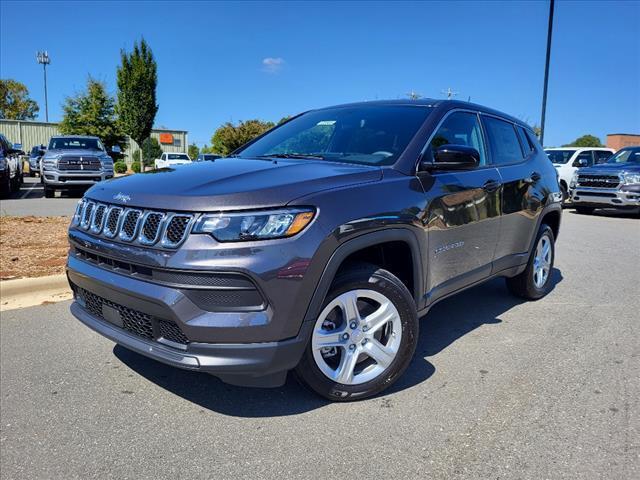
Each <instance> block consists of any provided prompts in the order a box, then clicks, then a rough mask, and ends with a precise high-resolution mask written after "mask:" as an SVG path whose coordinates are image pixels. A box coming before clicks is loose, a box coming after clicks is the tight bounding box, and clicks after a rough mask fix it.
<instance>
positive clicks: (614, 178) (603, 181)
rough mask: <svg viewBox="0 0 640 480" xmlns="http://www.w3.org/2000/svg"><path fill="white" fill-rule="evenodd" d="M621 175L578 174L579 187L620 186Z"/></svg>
mask: <svg viewBox="0 0 640 480" xmlns="http://www.w3.org/2000/svg"><path fill="white" fill-rule="evenodd" d="M619 183H620V177H618V175H602V174H588V173H579V174H578V186H579V187H592V188H618V184H619Z"/></svg>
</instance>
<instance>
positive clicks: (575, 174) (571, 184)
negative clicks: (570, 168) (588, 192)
mask: <svg viewBox="0 0 640 480" xmlns="http://www.w3.org/2000/svg"><path fill="white" fill-rule="evenodd" d="M577 184H578V172H573V177H571V182H569V187H571V188H575V187H576V185H577Z"/></svg>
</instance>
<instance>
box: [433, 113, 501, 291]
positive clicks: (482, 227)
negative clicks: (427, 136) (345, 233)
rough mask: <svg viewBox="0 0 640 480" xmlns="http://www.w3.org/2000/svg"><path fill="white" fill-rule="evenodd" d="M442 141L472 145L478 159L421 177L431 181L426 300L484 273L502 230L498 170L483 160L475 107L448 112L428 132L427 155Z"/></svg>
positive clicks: (489, 263) (479, 127) (483, 144)
mask: <svg viewBox="0 0 640 480" xmlns="http://www.w3.org/2000/svg"><path fill="white" fill-rule="evenodd" d="M445 144H458V145H466V146H469V147H473V148H475V149H476V150H478V152H479V153H480V158H481V162H480V163H481V165H480V166H479V168H476V169H473V170H467V171H434V172H432V173H431V174H430V175H428V176H424V177H422V179H421V180H422V181H423V183H429V185H425V191H426V192H428V195H429V199H428V200H429V202H428V206H427V212H426V213H427V217H426V218H427V229H428V235H429V257H428V265H427V271H428V278H427V291H428V292H430V293H429V301H432V300H435V299H436V298H438V297H441V296H444V295H447V294H449V293H451V292H453V291H455V290H458V289H460V288H462V287H464V286H467V285H469V284H471V283H474V282H476V281H479V280H482V279H483V278H486V277H487V276H488V275H489V274H490V272H491V262H492V260H493V253H494V251H495V246H496V243H497V241H498V233H499V230H500V228H499V227H500V193H499V192H500V188H499V186H500V182H499V180H500V176H499V174H498V171H497V169H496V168H495V167H492V166H491V165H489V164H488V162H487V151H486V146H485V141H484V137H483V134H482V128H481V125H480V120H479V117H478V114H477V112H471V111H466V110H465V111H454V112H452V113H449V114H448V116H447V117H445V119H444V121H443V122H442V123H441V125H440V126H439V127H438V129H437V131H436V133H435V134H434V135H433V136H432V138H431V140H430V143H429V145H428V146H427V148H426V150H425V159H429V157H431V158H432V157H433V152H434V151H435V150H436V149H437V148H438V147H440V146H442V145H445Z"/></svg>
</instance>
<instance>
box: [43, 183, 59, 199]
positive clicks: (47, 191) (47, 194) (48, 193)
mask: <svg viewBox="0 0 640 480" xmlns="http://www.w3.org/2000/svg"><path fill="white" fill-rule="evenodd" d="M55 193H56V191H55V189H53V188H51V187H47V186H46V185H45V186H44V198H53V197H54V196H55Z"/></svg>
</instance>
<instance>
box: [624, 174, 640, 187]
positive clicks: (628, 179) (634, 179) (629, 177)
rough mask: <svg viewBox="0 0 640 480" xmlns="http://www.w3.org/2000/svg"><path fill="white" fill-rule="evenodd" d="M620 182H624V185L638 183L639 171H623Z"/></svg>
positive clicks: (639, 179) (639, 180)
mask: <svg viewBox="0 0 640 480" xmlns="http://www.w3.org/2000/svg"><path fill="white" fill-rule="evenodd" d="M622 183H624V184H625V185H631V184H634V183H640V173H623V174H622Z"/></svg>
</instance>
